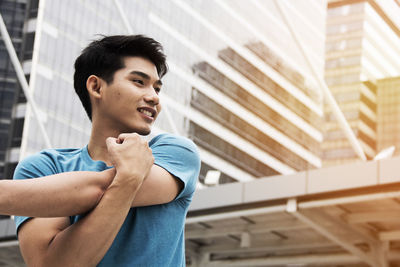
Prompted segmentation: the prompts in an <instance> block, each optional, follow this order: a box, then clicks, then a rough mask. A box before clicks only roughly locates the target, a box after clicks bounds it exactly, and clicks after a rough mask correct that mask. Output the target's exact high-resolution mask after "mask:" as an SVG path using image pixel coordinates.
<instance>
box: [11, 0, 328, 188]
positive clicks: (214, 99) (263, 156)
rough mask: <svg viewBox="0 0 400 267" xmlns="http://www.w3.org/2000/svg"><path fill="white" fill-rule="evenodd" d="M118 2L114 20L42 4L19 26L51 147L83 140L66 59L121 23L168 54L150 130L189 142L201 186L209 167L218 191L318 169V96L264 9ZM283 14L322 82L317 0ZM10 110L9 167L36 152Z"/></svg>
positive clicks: (38, 143)
mask: <svg viewBox="0 0 400 267" xmlns="http://www.w3.org/2000/svg"><path fill="white" fill-rule="evenodd" d="M117 4H118V5H120V7H121V10H123V11H122V13H121V12H120V11H119V9H118V6H117V5H116V3H115V2H113V1H96V2H95V3H91V4H90V5H89V4H88V3H87V2H86V1H78V0H74V1H45V0H41V1H39V5H38V12H37V16H36V17H32V18H31V19H29V20H28V21H27V22H26V25H27V26H26V29H27V32H26V35H30V36H34V37H35V38H34V41H33V45H34V47H35V49H34V52H33V54H32V57H31V58H29V57H24V59H25V60H24V69H25V70H26V72H27V75H29V78H30V84H31V92H32V94H33V96H34V98H35V100H36V102H37V104H38V106H39V109H40V110H39V114H40V118H39V119H40V120H41V121H42V123H43V124H44V126H45V129H46V130H47V132H48V134H49V137H50V141H51V143H52V146H53V147H79V146H84V145H85V144H86V143H87V141H88V138H89V134H90V122H89V120H88V119H87V118H86V114H85V112H84V111H83V108H82V107H81V104H80V102H79V99H78V98H77V97H76V96H75V92H74V90H73V84H72V75H73V62H74V60H75V58H76V57H77V55H79V53H80V51H81V49H82V48H83V47H84V46H85V45H86V44H88V42H89V41H90V40H93V39H95V38H98V35H97V34H105V35H107V34H126V33H128V32H129V30H128V27H127V26H126V24H124V19H123V18H124V17H126V18H127V21H128V24H129V26H130V27H131V31H132V32H133V33H144V34H146V35H149V36H152V37H154V38H155V39H157V40H159V41H160V42H161V43H162V44H163V45H164V47H165V51H166V54H167V55H168V62H169V66H170V72H169V74H168V75H167V76H166V77H165V81H164V84H165V85H166V86H165V87H164V88H165V89H164V90H163V94H162V96H161V99H162V102H163V103H164V107H166V108H165V109H164V112H162V113H161V115H160V117H159V121H158V122H156V127H155V130H154V131H153V132H154V134H157V133H159V132H163V131H168V132H177V133H179V134H181V135H185V136H188V137H190V138H192V139H193V140H194V141H195V142H196V143H197V145H198V146H199V148H200V152H201V157H202V163H203V165H202V171H201V180H203V179H204V177H205V176H206V174H207V171H208V170H219V171H220V172H221V179H220V182H221V183H225V182H234V181H246V180H251V179H255V178H257V177H264V176H269V175H275V174H281V173H283V174H288V173H293V172H295V171H299V170H306V169H309V168H316V167H320V166H321V160H320V143H321V141H322V132H321V129H320V125H321V118H322V105H321V103H322V101H321V95H320V93H319V91H318V89H316V88H317V87H316V86H315V84H314V83H313V79H312V78H310V77H309V74H308V71H307V69H306V68H305V65H304V59H303V58H302V56H301V54H300V53H299V50H298V48H297V47H296V46H295V44H294V43H293V41H292V37H291V35H290V32H289V31H288V29H287V26H286V25H285V23H284V22H283V20H282V18H281V17H280V15H279V13H278V12H277V10H276V7H275V6H274V4H273V2H270V1H264V2H258V1H250V2H249V3H247V2H246V3H244V2H243V1H190V2H187V1H179V0H176V1H118V2H117ZM306 6H309V7H310V8H305V7H306ZM210 7H212V8H210ZM285 9H287V12H288V14H289V15H290V16H291V17H293V20H294V21H295V22H296V23H295V25H296V31H298V32H299V33H300V34H301V36H302V37H303V42H305V44H306V46H307V47H308V48H309V49H308V52H309V55H310V58H311V60H312V62H313V64H315V65H317V66H319V68H318V69H319V70H320V71H321V73H320V74H321V75H322V74H323V65H324V60H323V55H324V39H325V36H324V32H325V29H324V22H325V13H326V12H325V2H324V1H321V2H318V3H315V2H314V1H299V2H296V3H293V4H291V5H290V6H289V5H288V6H286V7H285ZM254 10H258V12H254ZM82 25H84V27H82ZM311 36H313V38H311ZM22 105H24V104H22ZM20 110H25V114H24V116H23V117H24V118H25V120H24V124H23V136H22V142H21V145H20V147H15V148H13V149H12V151H11V153H10V158H11V159H12V160H13V161H14V162H17V160H18V159H20V158H23V157H26V156H27V155H29V154H32V153H35V152H37V151H39V150H40V149H43V148H45V142H44V140H43V138H40V137H41V133H40V131H39V127H38V122H37V121H36V120H35V119H34V118H33V117H32V112H31V110H30V108H29V107H26V106H25V107H24V108H22V107H21V108H20ZM172 118H173V119H172Z"/></svg>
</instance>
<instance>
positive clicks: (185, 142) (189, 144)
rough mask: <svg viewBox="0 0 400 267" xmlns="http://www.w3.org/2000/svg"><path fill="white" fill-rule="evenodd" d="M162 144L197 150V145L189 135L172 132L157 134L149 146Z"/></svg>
mask: <svg viewBox="0 0 400 267" xmlns="http://www.w3.org/2000/svg"><path fill="white" fill-rule="evenodd" d="M160 145H171V146H180V147H185V148H186V149H188V150H191V151H192V152H195V153H198V152H197V146H196V145H195V144H194V142H193V141H192V140H190V139H189V138H187V137H184V136H180V135H175V134H170V133H162V134H159V135H157V136H155V137H154V138H153V139H151V140H150V142H149V146H150V147H151V148H153V147H156V146H160Z"/></svg>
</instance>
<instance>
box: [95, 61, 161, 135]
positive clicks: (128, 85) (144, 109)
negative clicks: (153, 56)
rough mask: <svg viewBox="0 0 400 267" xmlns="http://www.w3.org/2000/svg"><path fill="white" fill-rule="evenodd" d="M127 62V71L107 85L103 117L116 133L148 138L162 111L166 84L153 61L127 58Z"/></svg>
mask: <svg viewBox="0 0 400 267" xmlns="http://www.w3.org/2000/svg"><path fill="white" fill-rule="evenodd" d="M124 62H125V67H124V68H122V69H119V70H117V71H116V72H115V73H114V78H113V81H112V82H111V83H109V84H106V85H105V89H104V91H103V92H104V95H103V97H102V101H101V102H102V103H101V106H100V108H101V115H102V116H104V117H103V119H105V120H106V119H107V121H108V122H109V124H110V126H111V127H112V128H113V129H114V130H117V131H119V132H121V133H122V132H125V133H130V132H136V133H138V134H141V135H147V134H149V133H150V130H151V125H152V124H153V122H154V121H155V119H156V118H157V116H158V113H159V112H160V110H161V105H160V99H159V96H158V93H159V92H160V90H161V85H162V83H161V81H160V79H159V77H158V73H157V69H156V67H155V65H154V64H153V63H152V62H151V61H149V60H147V59H144V58H141V57H126V58H125V59H124ZM100 119H102V118H100Z"/></svg>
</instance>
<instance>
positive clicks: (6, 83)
mask: <svg viewBox="0 0 400 267" xmlns="http://www.w3.org/2000/svg"><path fill="white" fill-rule="evenodd" d="M0 12H1V14H2V16H3V20H4V23H5V24H6V27H7V29H8V32H9V35H10V37H11V40H12V43H13V45H14V47H15V50H16V52H17V54H18V55H20V56H22V39H23V25H24V21H25V17H26V1H12V0H5V1H1V2H0ZM18 92H19V84H18V82H17V78H16V74H15V72H14V68H13V66H12V64H11V61H10V58H9V56H8V53H7V50H6V47H5V44H4V42H3V39H2V37H0V177H1V178H5V177H7V178H8V177H9V175H10V174H9V173H7V172H6V170H7V169H8V166H7V160H6V158H7V148H8V147H9V145H10V143H11V142H12V139H11V138H10V135H11V132H10V131H11V129H12V126H13V125H14V124H13V123H12V112H13V106H14V103H15V101H16V98H18Z"/></svg>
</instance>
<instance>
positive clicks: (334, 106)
mask: <svg viewBox="0 0 400 267" xmlns="http://www.w3.org/2000/svg"><path fill="white" fill-rule="evenodd" d="M274 3H275V6H276V8H277V9H278V11H279V13H280V14H281V17H282V18H283V21H284V22H285V24H286V26H287V27H288V29H289V31H290V33H291V35H292V37H293V39H294V40H295V43H296V45H297V47H298V48H299V50H300V52H301V54H302V55H303V57H304V59H305V61H306V63H307V65H308V68H309V69H310V70H311V72H312V74H313V76H314V77H315V79H316V80H317V82H318V84H319V86H320V88H321V89H322V91H323V93H324V95H325V99H326V100H327V102H328V103H329V105H330V106H331V108H332V111H333V114H334V115H335V117H336V119H337V120H338V121H339V125H340V127H341V128H342V130H343V131H344V133H345V135H346V137H347V139H348V140H349V142H350V144H351V146H352V147H353V149H354V151H355V152H356V153H357V155H358V156H359V157H360V158H361V159H362V160H364V161H365V160H366V157H365V154H364V151H363V149H362V147H361V145H360V143H359V141H358V140H357V138H356V136H355V134H354V132H353V131H352V129H351V128H350V125H349V123H348V122H347V120H346V118H345V117H344V115H343V113H342V111H341V110H340V108H339V106H338V104H337V103H336V100H335V98H334V97H333V95H332V93H331V91H330V90H329V88H328V86H327V85H326V83H325V81H324V80H323V79H322V78H321V77H320V75H318V72H317V70H316V67H315V66H314V65H313V64H312V63H311V61H310V58H309V56H308V55H307V51H306V49H305V45H304V44H303V43H302V41H301V39H300V37H299V36H298V34H297V32H296V31H295V30H294V27H293V25H292V23H291V21H290V20H289V19H288V16H287V14H286V13H285V11H284V8H283V6H282V1H278V0H274Z"/></svg>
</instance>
